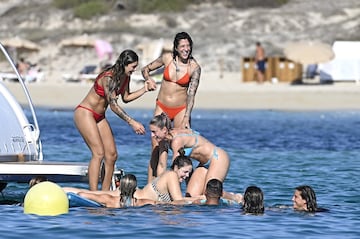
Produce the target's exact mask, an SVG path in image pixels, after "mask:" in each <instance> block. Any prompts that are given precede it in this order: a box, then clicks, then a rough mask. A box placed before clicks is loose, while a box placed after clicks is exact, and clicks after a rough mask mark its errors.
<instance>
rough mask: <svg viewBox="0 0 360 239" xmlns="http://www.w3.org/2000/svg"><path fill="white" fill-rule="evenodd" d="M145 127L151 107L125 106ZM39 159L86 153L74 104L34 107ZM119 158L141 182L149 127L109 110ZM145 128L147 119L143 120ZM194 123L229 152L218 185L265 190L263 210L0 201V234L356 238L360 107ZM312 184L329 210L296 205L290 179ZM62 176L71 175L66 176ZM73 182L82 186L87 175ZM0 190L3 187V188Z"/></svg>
mask: <svg viewBox="0 0 360 239" xmlns="http://www.w3.org/2000/svg"><path fill="white" fill-rule="evenodd" d="M128 112H129V113H130V114H131V115H132V116H134V117H135V118H136V119H138V120H139V121H141V122H143V123H144V124H145V125H146V127H147V124H148V122H149V121H150V118H151V116H152V111H151V110H128ZM37 114H38V121H39V125H40V128H41V136H42V142H43V148H44V156H45V160H51V161H52V160H53V161H56V160H58V161H72V162H88V160H89V156H90V153H89V150H88V149H87V147H86V146H85V144H84V142H83V140H82V138H81V137H80V135H79V134H78V132H77V131H76V130H75V128H74V125H73V121H72V112H71V111H52V110H38V111H37ZM107 117H108V119H109V121H110V122H111V125H112V128H113V131H114V134H115V136H116V143H117V145H118V151H119V160H118V162H117V166H118V167H120V168H123V169H124V170H125V172H127V173H133V174H135V175H136V176H137V178H138V180H139V185H140V186H143V185H144V184H145V182H146V170H147V162H148V158H149V152H150V134H149V132H147V134H146V135H145V136H139V135H135V134H134V133H133V132H132V130H131V128H130V127H128V126H127V125H126V124H125V123H124V122H123V121H121V120H119V119H118V118H116V117H115V116H114V115H113V114H112V113H111V112H108V114H107ZM147 128H148V127H147ZM193 128H194V129H196V130H198V131H200V132H201V134H203V135H204V136H205V137H207V138H208V139H210V140H211V141H213V142H214V143H216V144H217V145H218V146H221V147H223V148H224V149H226V150H227V151H228V153H229V154H230V157H231V167H230V171H229V174H228V177H227V179H226V181H225V184H224V188H225V190H227V191H233V192H241V193H242V192H243V191H244V189H245V188H246V187H247V186H249V185H253V184H255V185H257V186H259V187H261V188H262V189H263V191H264V194H265V205H266V212H265V214H264V215H263V216H250V215H243V214H241V208H240V206H238V205H231V206H219V207H209V206H163V205H162V206H145V207H141V208H127V209H103V208H102V209H95V208H71V209H70V212H69V213H68V214H66V215H61V216H57V217H39V216H35V215H27V214H23V209H22V207H20V206H16V205H0V208H1V214H0V220H1V221H2V226H1V227H0V235H1V238H31V237H33V238H40V239H42V238H170V237H181V238H185V237H186V238H189V237H191V238H240V237H244V238H359V237H360V233H359V232H358V228H360V209H359V205H360V204H359V203H360V190H359V171H360V154H359V152H360V129H359V128H360V112H359V111H332V112H286V111H201V110H195V111H194V113H193ZM302 184H309V185H311V186H312V187H313V188H314V189H315V191H316V193H317V200H318V204H319V206H320V207H323V208H326V209H329V211H328V212H323V213H317V214H315V215H310V214H306V213H299V212H294V211H293V210H292V208H291V206H292V202H291V198H292V195H293V192H294V188H295V187H296V186H298V185H302ZM67 186H69V185H67ZM71 186H79V187H86V186H87V185H86V184H72V185H71ZM25 191H26V185H20V184H10V185H9V186H8V187H7V188H6V189H5V190H4V191H3V194H4V197H5V198H6V199H11V198H21V197H22V196H23V194H24V192H25ZM0 197H1V195H0Z"/></svg>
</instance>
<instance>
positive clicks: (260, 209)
mask: <svg viewBox="0 0 360 239" xmlns="http://www.w3.org/2000/svg"><path fill="white" fill-rule="evenodd" d="M243 210H244V213H251V214H262V213H264V210H265V208H264V193H263V192H262V190H261V189H260V188H259V187H257V186H249V187H247V188H246V190H245V193H244V205H243Z"/></svg>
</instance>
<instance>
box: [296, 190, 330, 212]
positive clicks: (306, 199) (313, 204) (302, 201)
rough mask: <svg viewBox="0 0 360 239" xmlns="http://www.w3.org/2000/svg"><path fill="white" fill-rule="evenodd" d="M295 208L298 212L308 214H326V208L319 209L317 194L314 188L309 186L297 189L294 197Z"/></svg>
mask: <svg viewBox="0 0 360 239" xmlns="http://www.w3.org/2000/svg"><path fill="white" fill-rule="evenodd" d="M292 201H293V208H294V209H295V210H296V211H306V212H325V211H328V210H327V209H325V208H319V207H318V205H317V201H316V194H315V191H314V189H313V188H312V187H310V186H308V185H301V186H298V187H296V188H295V192H294V195H293V197H292Z"/></svg>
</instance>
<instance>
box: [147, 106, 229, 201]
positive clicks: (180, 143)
mask: <svg viewBox="0 0 360 239" xmlns="http://www.w3.org/2000/svg"><path fill="white" fill-rule="evenodd" d="M150 131H151V137H152V138H153V139H154V140H156V141H157V142H158V144H159V152H160V159H159V160H162V161H164V162H167V158H168V151H169V150H171V151H172V152H173V160H174V159H175V158H176V157H177V156H178V155H179V153H178V152H179V149H181V148H183V149H184V150H185V153H186V156H188V157H190V158H191V159H193V160H196V161H198V162H199V164H198V166H197V167H196V169H195V170H194V172H193V173H192V175H191V178H190V180H189V182H188V185H187V195H188V196H190V197H197V196H200V195H203V194H204V193H205V187H206V184H207V182H208V181H209V180H210V179H213V178H216V179H218V180H220V181H221V182H224V180H225V178H226V175H227V173H228V170H229V167H230V158H229V156H228V154H227V152H226V151H225V150H223V149H222V148H220V147H217V146H216V145H214V144H213V143H211V142H210V141H209V140H208V139H206V138H205V137H203V136H201V135H200V133H199V132H197V131H195V130H193V129H181V128H172V127H171V123H170V119H169V117H168V116H167V115H166V114H165V113H161V114H160V115H156V116H154V118H153V119H152V120H151V121H150Z"/></svg>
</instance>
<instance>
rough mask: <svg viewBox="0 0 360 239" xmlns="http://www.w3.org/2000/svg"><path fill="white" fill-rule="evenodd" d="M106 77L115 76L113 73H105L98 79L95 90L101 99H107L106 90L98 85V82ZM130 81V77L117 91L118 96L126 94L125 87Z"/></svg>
mask: <svg viewBox="0 0 360 239" xmlns="http://www.w3.org/2000/svg"><path fill="white" fill-rule="evenodd" d="M106 76H108V77H113V74H112V72H111V71H104V72H102V73H101V74H99V75H98V76H97V77H96V80H95V82H94V90H95V92H96V94H98V95H99V96H101V97H105V91H104V88H103V87H102V86H101V85H100V84H99V83H98V80H99V79H100V78H103V77H106ZM129 80H130V77H127V78H126V80H125V82H124V83H123V84H122V86H121V87H120V88H118V89H117V90H116V95H120V94H122V93H124V91H125V87H126V86H127V84H128V83H129Z"/></svg>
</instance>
